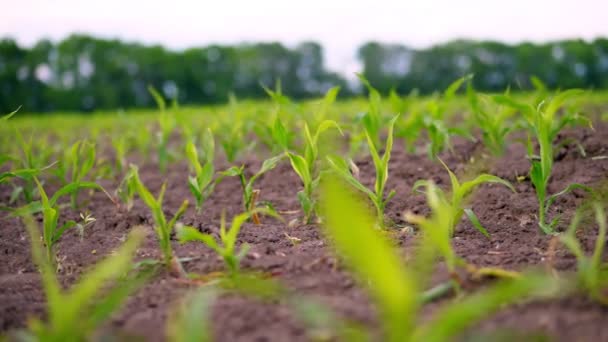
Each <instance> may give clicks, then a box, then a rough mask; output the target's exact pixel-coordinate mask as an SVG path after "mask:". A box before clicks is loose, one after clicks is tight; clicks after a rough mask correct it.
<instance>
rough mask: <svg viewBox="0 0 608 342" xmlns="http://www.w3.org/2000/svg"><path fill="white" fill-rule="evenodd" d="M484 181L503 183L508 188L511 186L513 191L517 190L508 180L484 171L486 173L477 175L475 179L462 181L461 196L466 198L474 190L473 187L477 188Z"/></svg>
mask: <svg viewBox="0 0 608 342" xmlns="http://www.w3.org/2000/svg"><path fill="white" fill-rule="evenodd" d="M483 183H498V184H502V185H504V186H506V187H507V188H509V189H510V190H511V191H513V192H515V188H514V187H513V185H511V183H509V182H508V181H506V180H504V179H502V178H500V177H496V176H494V175H489V174H485V173H484V174H481V175H479V176H477V177H475V179H473V180H470V181H468V182H464V183H462V185H461V186H460V189H459V196H460V197H461V198H465V197H466V196H467V195H468V194H470V193H471V192H472V191H473V189H475V188H476V187H477V186H479V185H481V184H483Z"/></svg>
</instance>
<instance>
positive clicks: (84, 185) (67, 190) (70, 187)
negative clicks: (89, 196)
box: [50, 182, 105, 206]
mask: <svg viewBox="0 0 608 342" xmlns="http://www.w3.org/2000/svg"><path fill="white" fill-rule="evenodd" d="M81 189H95V190H102V191H105V190H103V188H102V187H101V185H99V184H97V183H94V182H75V183H70V184H67V185H64V186H63V187H61V188H60V189H59V190H57V192H55V194H53V197H52V198H51V200H50V205H51V206H55V205H56V204H57V201H59V199H60V198H61V197H63V196H65V195H69V194H73V193H75V192H77V191H78V190H81Z"/></svg>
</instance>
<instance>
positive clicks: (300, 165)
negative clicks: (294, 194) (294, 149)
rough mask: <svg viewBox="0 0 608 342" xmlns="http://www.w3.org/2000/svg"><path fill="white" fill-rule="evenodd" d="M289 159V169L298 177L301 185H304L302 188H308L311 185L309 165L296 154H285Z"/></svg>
mask: <svg viewBox="0 0 608 342" xmlns="http://www.w3.org/2000/svg"><path fill="white" fill-rule="evenodd" d="M287 156H288V157H289V161H290V162H291V167H292V168H293V170H294V171H295V172H296V173H297V174H298V176H300V179H301V180H302V183H304V188H308V187H310V185H311V183H312V178H311V175H310V171H309V165H308V163H307V162H306V160H305V159H304V158H302V157H301V156H299V155H297V154H293V153H291V152H289V153H288V154H287Z"/></svg>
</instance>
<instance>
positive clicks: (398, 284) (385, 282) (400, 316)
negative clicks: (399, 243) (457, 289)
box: [322, 178, 418, 341]
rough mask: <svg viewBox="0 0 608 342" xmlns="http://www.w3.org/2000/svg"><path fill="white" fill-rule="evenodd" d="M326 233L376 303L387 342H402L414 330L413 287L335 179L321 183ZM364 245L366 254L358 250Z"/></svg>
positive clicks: (363, 209) (371, 221) (361, 206)
mask: <svg viewBox="0 0 608 342" xmlns="http://www.w3.org/2000/svg"><path fill="white" fill-rule="evenodd" d="M322 209H323V216H324V218H325V226H324V228H325V231H326V232H327V234H328V235H329V236H330V237H331V241H332V242H333V244H334V245H335V247H336V249H337V251H338V252H339V253H340V255H342V256H344V257H345V261H346V262H347V263H348V264H349V266H350V267H351V268H352V269H353V271H354V272H355V274H357V275H358V276H359V278H360V280H362V281H363V282H364V283H368V282H371V286H369V287H368V290H369V292H370V293H371V295H372V297H373V298H374V299H375V301H376V303H377V304H378V307H379V310H380V312H381V314H382V319H381V320H380V322H382V323H383V324H384V327H385V330H386V333H387V334H388V340H389V341H404V340H405V338H406V336H407V335H408V334H409V333H410V330H411V329H412V328H413V321H414V314H415V311H416V307H417V303H418V301H417V298H416V296H415V295H414V294H415V293H416V284H415V282H414V281H413V279H412V277H411V276H410V275H409V274H408V272H407V271H406V269H405V268H404V267H403V265H402V263H401V261H400V258H399V254H398V253H397V251H395V250H394V249H393V248H392V247H391V246H390V244H388V243H387V241H386V240H385V239H383V238H382V237H381V236H380V235H379V233H378V231H376V230H374V228H373V227H374V225H375V220H374V217H373V216H372V215H370V214H368V210H367V208H366V207H365V205H364V204H363V203H361V202H360V201H358V200H357V199H356V197H353V196H351V195H350V194H349V192H348V190H347V189H344V188H343V187H342V186H340V182H339V181H338V180H337V179H335V178H329V179H326V180H325V181H324V182H323V183H322ZM363 246H365V253H361V248H362V247H363Z"/></svg>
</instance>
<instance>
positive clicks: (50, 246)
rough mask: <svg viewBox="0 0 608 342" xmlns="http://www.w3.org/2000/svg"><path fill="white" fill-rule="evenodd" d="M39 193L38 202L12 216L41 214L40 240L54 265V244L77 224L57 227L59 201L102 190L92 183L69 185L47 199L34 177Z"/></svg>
mask: <svg viewBox="0 0 608 342" xmlns="http://www.w3.org/2000/svg"><path fill="white" fill-rule="evenodd" d="M34 181H35V182H36V184H37V186H38V192H39V193H40V201H35V202H32V203H30V204H28V205H26V206H24V207H21V208H19V209H17V210H15V211H14V213H13V214H14V215H19V216H26V217H27V216H29V215H31V214H33V213H36V212H42V222H43V227H44V229H43V230H42V240H43V242H44V247H45V250H46V257H47V260H48V263H49V264H55V249H54V247H55V244H56V243H57V242H58V241H59V239H61V236H62V235H63V234H64V233H65V232H66V231H67V230H68V229H70V228H73V227H75V226H77V222H75V221H72V220H69V221H66V222H65V223H64V224H63V225H61V226H60V225H59V213H60V208H59V203H58V202H59V199H60V198H61V197H63V196H66V195H71V194H73V193H75V192H77V191H79V190H81V189H97V190H103V189H102V188H101V187H100V186H99V185H98V184H96V183H92V182H74V183H69V184H66V185H64V186H63V187H61V188H60V189H59V190H57V191H56V192H55V193H54V194H53V196H52V197H51V198H50V199H49V197H48V196H47V194H46V192H45V191H44V188H43V186H42V184H41V183H40V181H38V179H37V178H36V177H34Z"/></svg>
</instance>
